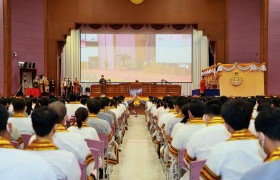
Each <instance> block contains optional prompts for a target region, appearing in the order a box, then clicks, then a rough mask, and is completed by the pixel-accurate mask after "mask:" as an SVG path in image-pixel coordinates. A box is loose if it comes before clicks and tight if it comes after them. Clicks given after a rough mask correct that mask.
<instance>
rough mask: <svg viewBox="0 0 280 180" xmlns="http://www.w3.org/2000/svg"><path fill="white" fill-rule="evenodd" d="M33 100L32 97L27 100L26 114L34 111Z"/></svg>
mask: <svg viewBox="0 0 280 180" xmlns="http://www.w3.org/2000/svg"><path fill="white" fill-rule="evenodd" d="M32 110H33V109H32V101H31V100H30V99H28V100H26V114H27V115H30V114H31V112H32Z"/></svg>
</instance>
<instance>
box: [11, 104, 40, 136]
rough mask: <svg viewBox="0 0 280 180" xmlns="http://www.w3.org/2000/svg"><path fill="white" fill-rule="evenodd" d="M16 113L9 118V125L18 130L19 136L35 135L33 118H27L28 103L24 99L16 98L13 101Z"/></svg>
mask: <svg viewBox="0 0 280 180" xmlns="http://www.w3.org/2000/svg"><path fill="white" fill-rule="evenodd" d="M12 104H13V109H14V113H13V115H12V116H11V117H10V118H9V120H8V123H12V125H13V126H14V127H15V128H17V129H18V132H19V134H30V135H33V134H35V132H34V130H33V127H32V122H31V118H29V117H27V115H26V113H25V108H26V101H25V99H23V98H15V99H14V100H13V101H12Z"/></svg>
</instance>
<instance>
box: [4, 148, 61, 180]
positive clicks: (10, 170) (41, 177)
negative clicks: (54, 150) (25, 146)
mask: <svg viewBox="0 0 280 180" xmlns="http://www.w3.org/2000/svg"><path fill="white" fill-rule="evenodd" d="M0 159H1V163H0V179H1V180H2V179H3V180H18V179H20V180H32V179H36V180H57V178H56V175H55V173H54V171H53V169H52V168H51V166H50V165H49V163H48V162H47V161H46V160H44V159H43V158H41V157H39V156H36V155H34V154H31V153H30V152H25V151H22V150H17V149H5V148H0Z"/></svg>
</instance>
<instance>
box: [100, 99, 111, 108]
mask: <svg viewBox="0 0 280 180" xmlns="http://www.w3.org/2000/svg"><path fill="white" fill-rule="evenodd" d="M100 104H101V107H100V108H101V109H104V108H105V107H107V106H109V104H110V99H109V98H108V97H103V98H102V99H101V100H100Z"/></svg>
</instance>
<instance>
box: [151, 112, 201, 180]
mask: <svg viewBox="0 0 280 180" xmlns="http://www.w3.org/2000/svg"><path fill="white" fill-rule="evenodd" d="M146 121H147V127H148V130H149V131H150V133H151V135H153V134H154V132H155V131H158V130H159V131H158V133H159V134H160V135H161V139H162V140H161V142H159V144H156V146H159V147H160V146H163V145H170V140H171V139H170V137H166V136H164V132H163V129H162V127H158V117H156V116H153V114H152V113H151V112H147V113H146ZM152 140H153V141H154V142H156V141H155V138H152ZM159 147H156V150H158V151H159V149H157V148H159ZM185 152H186V151H185V150H179V152H178V157H177V161H178V164H179V172H181V169H183V170H185V171H189V174H190V176H189V177H190V180H199V179H200V171H201V170H202V167H203V165H204V164H205V162H206V160H203V161H193V162H191V163H190V164H189V165H188V163H187V162H186V161H185V158H184V154H185ZM161 164H162V167H163V172H164V174H165V175H166V179H167V180H169V166H170V165H169V164H166V163H165V162H164V160H163V159H162V158H161ZM179 172H178V173H179Z"/></svg>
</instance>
